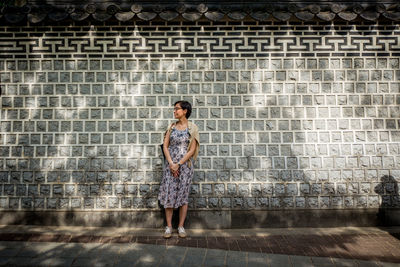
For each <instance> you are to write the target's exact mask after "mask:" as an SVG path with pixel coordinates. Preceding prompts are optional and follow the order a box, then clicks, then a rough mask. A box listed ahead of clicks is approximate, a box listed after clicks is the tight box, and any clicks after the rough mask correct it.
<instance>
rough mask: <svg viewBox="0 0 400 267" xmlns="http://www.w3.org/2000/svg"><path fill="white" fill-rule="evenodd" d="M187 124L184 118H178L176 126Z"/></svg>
mask: <svg viewBox="0 0 400 267" xmlns="http://www.w3.org/2000/svg"><path fill="white" fill-rule="evenodd" d="M187 123H188V119H187V118H186V117H183V118H180V119H179V121H178V123H177V124H180V125H186V124H187Z"/></svg>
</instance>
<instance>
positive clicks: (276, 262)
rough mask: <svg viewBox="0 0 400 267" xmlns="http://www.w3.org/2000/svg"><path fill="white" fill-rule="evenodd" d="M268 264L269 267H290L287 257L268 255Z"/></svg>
mask: <svg viewBox="0 0 400 267" xmlns="http://www.w3.org/2000/svg"><path fill="white" fill-rule="evenodd" d="M268 264H269V266H271V267H278V266H291V265H292V263H291V261H290V259H289V256H288V255H278V254H268Z"/></svg>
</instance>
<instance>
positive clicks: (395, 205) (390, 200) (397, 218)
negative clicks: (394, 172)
mask: <svg viewBox="0 0 400 267" xmlns="http://www.w3.org/2000/svg"><path fill="white" fill-rule="evenodd" d="M374 191H375V193H377V194H379V195H380V196H381V199H382V201H381V204H380V206H379V211H378V214H377V216H378V223H379V225H380V226H396V225H400V209H399V208H400V196H399V185H398V182H397V181H396V179H395V178H394V177H393V176H391V175H384V176H382V177H381V182H380V183H379V184H378V185H376V186H375V188H374ZM392 235H393V236H395V237H396V238H398V239H400V234H399V233H395V234H392Z"/></svg>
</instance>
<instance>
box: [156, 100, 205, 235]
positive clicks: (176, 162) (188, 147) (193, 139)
mask: <svg viewBox="0 0 400 267" xmlns="http://www.w3.org/2000/svg"><path fill="white" fill-rule="evenodd" d="M191 113H192V105H191V104H190V103H189V102H187V101H178V102H176V103H175V104H174V117H175V119H177V121H176V122H174V123H172V124H171V125H170V126H169V127H168V129H167V131H166V132H165V136H164V145H163V151H164V155H165V163H164V169H163V178H162V182H161V186H160V193H159V195H158V199H159V200H160V203H161V205H163V206H164V208H165V218H166V221H167V226H166V228H165V233H164V238H170V237H171V236H172V213H173V209H177V208H179V225H178V235H179V237H182V238H184V237H186V232H185V228H184V227H183V225H184V223H185V219H186V214H187V209H188V199H189V191H190V185H191V183H192V178H193V161H194V160H196V158H197V155H198V153H199V146H200V143H199V132H198V128H197V126H196V125H195V124H193V123H191V122H189V121H188V118H189V117H190V114H191Z"/></svg>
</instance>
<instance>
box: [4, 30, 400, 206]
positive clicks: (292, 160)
mask: <svg viewBox="0 0 400 267" xmlns="http://www.w3.org/2000/svg"><path fill="white" fill-rule="evenodd" d="M399 60H400V30H399V25H398V24H387V25H385V24H379V25H373V24H371V25H368V24H365V25H364V24H363V25H353V24H340V23H338V24H332V25H331V24H318V23H317V24H302V23H292V24H286V23H276V24H271V23H267V24H265V25H264V24H262V23H251V22H243V23H242V22H239V23H235V22H222V23H215V24H214V23H210V22H197V23H185V22H174V23H172V22H171V23H164V22H163V23H157V22H153V23H148V24H146V23H139V22H138V23H136V24H132V25H124V24H115V25H109V24H108V25H66V26H62V25H60V26H51V27H47V26H34V25H31V26H22V27H2V28H1V29H0V81H1V110H0V118H1V124H0V208H1V209H6V210H7V209H10V210H67V209H85V210H91V209H94V210H125V209H126V210H149V209H150V210H151V209H158V208H159V207H158V202H157V192H158V188H159V183H160V179H161V163H162V159H161V151H160V150H159V144H160V143H161V142H162V135H163V131H164V129H165V128H166V127H167V125H168V124H169V123H171V122H172V121H173V117H172V111H173V110H172V105H173V103H174V102H175V101H177V100H179V99H185V100H189V101H190V102H192V103H193V105H194V111H193V114H192V117H191V119H192V120H193V122H194V123H196V124H197V125H198V127H199V129H200V139H201V151H200V157H199V159H198V161H197V162H196V164H195V166H196V172H195V178H194V183H193V185H192V190H191V199H190V206H191V209H196V210H202V209H207V210H210V209H211V210H230V209H325V208H334V209H343V208H376V207H379V206H385V207H399V206H400V199H399V187H398V185H397V182H398V181H399V179H400V82H399V80H400V67H399V66H400V65H399Z"/></svg>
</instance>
